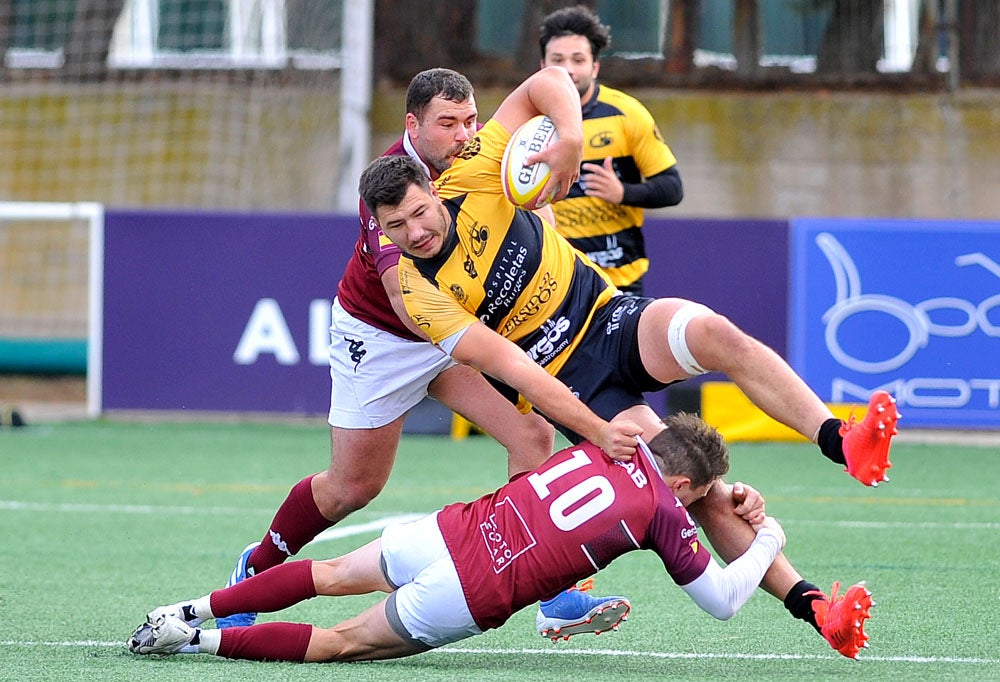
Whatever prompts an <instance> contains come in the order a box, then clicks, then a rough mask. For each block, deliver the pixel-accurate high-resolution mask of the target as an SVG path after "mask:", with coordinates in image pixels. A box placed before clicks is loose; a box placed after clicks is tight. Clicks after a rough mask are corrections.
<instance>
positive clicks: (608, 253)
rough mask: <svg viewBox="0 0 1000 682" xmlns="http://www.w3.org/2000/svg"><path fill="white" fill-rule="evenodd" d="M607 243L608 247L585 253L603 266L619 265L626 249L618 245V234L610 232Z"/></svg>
mask: <svg viewBox="0 0 1000 682" xmlns="http://www.w3.org/2000/svg"><path fill="white" fill-rule="evenodd" d="M605 245H606V248H604V249H602V250H600V251H588V252H587V253H586V254H585V255H586V256H587V258H589V259H590V260H592V261H593V262H594V263H595V264H596V265H598V266H600V267H602V268H610V267H613V266H615V265H618V264H619V263H620V262H621V260H622V256H624V255H625V249H623V248H622V247H620V246H618V236H617V235H613V234H609V235H608V236H607V237H606V240H605Z"/></svg>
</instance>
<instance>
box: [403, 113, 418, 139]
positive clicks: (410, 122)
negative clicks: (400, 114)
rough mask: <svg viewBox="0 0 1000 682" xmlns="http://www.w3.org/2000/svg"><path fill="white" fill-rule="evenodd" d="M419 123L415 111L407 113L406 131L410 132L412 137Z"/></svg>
mask: <svg viewBox="0 0 1000 682" xmlns="http://www.w3.org/2000/svg"><path fill="white" fill-rule="evenodd" d="M418 123H419V121H417V117H416V116H415V115H414V114H413V113H407V114H406V132H408V133H409V134H410V137H413V135H414V134H416V132H417V124H418Z"/></svg>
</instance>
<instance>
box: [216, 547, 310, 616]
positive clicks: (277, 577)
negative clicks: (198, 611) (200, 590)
mask: <svg viewBox="0 0 1000 682" xmlns="http://www.w3.org/2000/svg"><path fill="white" fill-rule="evenodd" d="M312 564H313V561H312V559H303V560H302V561H293V562H291V563H288V564H283V565H281V566H275V567H274V568H272V569H271V570H269V571H264V572H263V573H259V574H257V575H255V576H253V577H252V578H248V579H246V580H244V581H242V582H238V583H236V584H235V585H233V586H232V587H227V588H225V589H222V590H215V591H214V592H212V594H211V595H210V599H211V604H212V613H214V614H215V616H216V618H218V617H220V616H223V617H224V616H231V615H233V614H234V613H246V612H254V613H259V612H264V613H272V612H274V611H280V610H281V609H286V608H288V607H289V606H291V605H293V604H298V603H299V602H300V601H305V600H306V599H312V598H313V597H315V596H316V584H315V583H314V582H313V577H312Z"/></svg>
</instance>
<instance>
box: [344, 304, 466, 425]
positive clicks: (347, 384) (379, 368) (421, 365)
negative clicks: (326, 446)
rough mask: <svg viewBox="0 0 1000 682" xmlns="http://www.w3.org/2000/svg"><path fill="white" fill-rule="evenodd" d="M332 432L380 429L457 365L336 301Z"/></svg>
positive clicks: (427, 345)
mask: <svg viewBox="0 0 1000 682" xmlns="http://www.w3.org/2000/svg"><path fill="white" fill-rule="evenodd" d="M329 351H330V379H331V380H332V386H331V389H330V417H329V419H328V421H329V423H330V426H336V427H339V428H343V429H376V428H378V427H380V426H385V425H386V424H388V423H390V422H392V421H394V420H396V419H397V418H399V417H400V416H402V415H403V414H405V413H406V411H407V410H409V409H410V408H412V407H413V406H415V405H416V404H417V403H419V402H420V401H421V400H423V399H424V397H425V396H426V395H427V387H428V386H429V385H430V383H431V381H433V380H434V379H435V377H437V375H439V374H440V373H441V372H443V371H445V370H446V369H448V368H449V367H453V366H454V365H455V364H456V363H455V361H454V360H452V359H451V358H450V357H448V355H447V354H446V353H445V352H444V351H442V350H441V349H440V348H438V347H437V346H435V345H434V344H432V343H429V342H421V341H408V340H406V339H401V338H399V337H398V336H396V335H395V334H391V333H389V332H387V331H385V330H382V329H379V328H377V327H373V326H372V325H370V324H367V323H366V322H362V321H361V320H359V319H357V318H356V317H352V316H351V314H350V313H348V312H347V311H346V310H344V307H343V306H341V305H340V302H339V301H338V300H337V299H336V298H335V299H334V300H333V307H332V311H331V315H330V347H329Z"/></svg>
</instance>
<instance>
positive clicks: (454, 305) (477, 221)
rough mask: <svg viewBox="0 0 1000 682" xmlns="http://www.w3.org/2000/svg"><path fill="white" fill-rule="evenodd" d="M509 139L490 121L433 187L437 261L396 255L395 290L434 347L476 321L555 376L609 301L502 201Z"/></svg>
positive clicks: (601, 282)
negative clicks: (444, 227) (443, 222)
mask: <svg viewBox="0 0 1000 682" xmlns="http://www.w3.org/2000/svg"><path fill="white" fill-rule="evenodd" d="M509 139H510V133H508V132H507V131H506V130H504V128H503V126H501V125H500V124H498V123H497V122H495V121H492V120H491V121H489V122H488V123H487V124H486V125H485V126H484V127H483V128H482V129H481V130H480V131H479V132H478V133H477V134H476V136H475V137H474V138H473V139H472V140H470V141H469V143H468V144H467V145H466V149H465V151H464V152H463V154H462V157H461V158H460V159H458V160H457V161H456V162H455V163H454V164H453V165H452V167H451V168H450V169H449V170H447V171H446V172H445V173H443V174H442V175H441V177H440V178H438V180H437V182H436V183H435V184H436V186H437V188H438V193H439V195H440V196H441V198H442V199H444V200H445V201H444V205H445V208H446V209H447V210H448V212H449V213H450V214H451V217H452V226H451V231H450V233H449V235H448V238H447V239H446V241H445V245H444V247H443V248H442V250H441V253H439V254H438V255H437V256H434V257H432V258H413V257H411V256H408V255H404V256H403V257H402V258H401V259H400V262H399V283H400V288H401V289H402V293H403V301H404V303H405V305H406V310H407V312H408V313H409V314H410V317H411V318H412V319H413V321H414V323H416V324H417V325H418V326H420V327H421V328H422V329H423V330H424V331H425V332H426V333H427V334H428V335H429V336H430V338H431V340H432V341H433V342H434V343H440V342H442V341H443V340H444V339H447V338H448V337H450V336H452V335H454V334H456V333H457V332H459V331H462V330H464V329H466V328H467V327H469V326H470V325H472V324H473V323H475V322H476V321H477V320H479V321H481V322H483V323H484V324H485V325H486V326H487V327H489V328H490V329H493V330H494V331H496V332H498V333H499V334H501V335H502V336H505V337H506V338H508V339H510V340H511V341H513V342H514V343H516V344H517V345H518V346H520V347H521V348H522V349H523V350H524V351H525V352H526V353H527V354H528V355H529V356H530V357H531V358H532V359H533V360H534V361H535V362H537V363H538V364H540V365H542V366H543V367H545V368H546V369H547V370H548V371H549V373H551V374H555V373H556V372H557V371H558V370H559V368H561V367H562V365H563V364H564V363H565V361H566V358H567V357H569V354H570V353H572V351H573V349H574V348H575V347H576V345H577V344H578V343H579V341H580V339H581V338H582V335H583V332H584V331H585V330H586V328H587V326H588V324H589V323H590V320H591V317H592V316H593V314H594V311H595V310H596V309H597V308H599V307H600V306H601V305H603V304H604V303H606V302H607V301H608V300H609V299H610V298H611V297H612V296H613V295H614V294H615V293H616V291H615V288H614V287H613V286H612V285H611V283H610V281H609V280H608V278H607V276H606V275H605V274H604V273H602V272H601V270H600V269H599V268H597V267H596V266H594V264H593V263H591V262H590V261H588V260H587V259H586V258H584V257H583V256H582V254H580V253H579V252H578V251H576V250H575V249H574V248H573V247H572V246H570V244H569V243H568V242H567V241H566V240H565V239H563V238H562V237H560V236H559V235H558V234H557V233H556V231H555V229H554V228H553V227H552V226H551V225H549V224H548V223H547V222H545V221H543V220H542V219H541V218H539V217H538V216H537V215H535V214H534V213H531V212H529V211H524V210H521V209H518V208H515V207H514V205H513V204H511V203H510V202H509V201H508V200H507V198H506V197H505V196H504V193H503V189H502V187H501V184H500V160H501V158H502V156H503V151H504V147H505V145H506V144H507V141H508V140H509Z"/></svg>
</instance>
